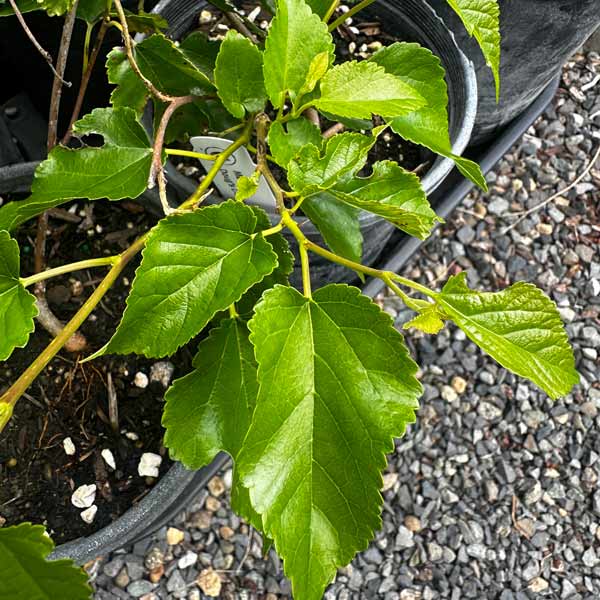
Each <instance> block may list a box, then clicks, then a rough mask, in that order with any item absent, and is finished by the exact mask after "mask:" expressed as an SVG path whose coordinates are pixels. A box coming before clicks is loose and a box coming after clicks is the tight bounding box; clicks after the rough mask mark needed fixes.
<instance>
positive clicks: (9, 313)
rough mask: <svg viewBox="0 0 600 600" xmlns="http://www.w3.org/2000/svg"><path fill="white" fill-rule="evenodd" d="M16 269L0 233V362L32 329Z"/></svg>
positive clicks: (12, 244)
mask: <svg viewBox="0 0 600 600" xmlns="http://www.w3.org/2000/svg"><path fill="white" fill-rule="evenodd" d="M20 268H21V267H20V257H19V244H17V241H16V240H13V239H12V238H11V237H10V235H9V234H8V232H7V231H0V360H6V359H7V358H8V357H9V356H10V355H11V354H12V351H13V350H14V349H15V348H23V347H24V346H25V345H26V344H27V340H28V339H29V334H30V333H31V332H32V331H33V330H34V328H35V326H34V323H33V318H34V317H35V316H37V314H38V311H37V307H36V304H35V296H33V295H32V294H30V293H29V292H28V291H27V290H26V289H25V287H24V286H23V284H22V283H21V281H20V280H19V271H20ZM0 531H1V530H0Z"/></svg>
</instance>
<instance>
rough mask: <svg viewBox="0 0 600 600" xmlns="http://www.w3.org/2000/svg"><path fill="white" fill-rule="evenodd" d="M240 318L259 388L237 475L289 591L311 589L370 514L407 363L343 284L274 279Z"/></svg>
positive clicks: (370, 310)
mask: <svg viewBox="0 0 600 600" xmlns="http://www.w3.org/2000/svg"><path fill="white" fill-rule="evenodd" d="M249 327H250V331H251V342H252V343H253V344H254V347H255V354H256V359H257V362H258V366H259V370H258V379H259V392H258V398H257V404H256V410H255V412H254V416H253V419H252V424H251V426H250V430H249V431H248V435H247V437H246V439H245V441H244V446H243V448H242V450H241V452H240V455H239V457H238V463H237V464H238V470H239V474H240V478H241V481H242V483H243V484H244V485H245V486H246V487H248V488H249V493H250V499H251V502H252V505H253V506H254V508H255V509H256V511H257V512H258V513H259V514H260V515H261V516H262V521H263V527H264V531H265V533H266V535H267V536H269V537H270V538H272V539H273V541H274V543H275V546H276V548H277V551H278V553H279V555H280V556H281V557H282V558H283V560H284V568H285V572H286V574H287V575H288V577H289V578H290V579H291V581H292V589H293V593H294V597H295V598H299V599H301V600H320V599H321V595H322V593H323V591H324V589H325V586H326V585H327V584H328V583H329V582H330V581H331V579H332V578H333V576H334V575H335V573H336V569H337V568H338V567H340V566H342V565H345V564H347V563H348V562H350V560H351V559H352V557H353V556H354V554H355V553H356V552H358V551H359V550H363V549H365V548H366V547H367V544H368V542H369V540H371V539H372V537H373V535H374V532H375V530H376V529H378V528H379V527H380V525H381V518H380V510H381V506H382V498H381V494H380V491H379V490H380V489H381V487H382V477H381V470H382V469H383V468H384V467H385V464H386V460H385V453H386V452H391V451H392V450H393V448H394V444H393V438H394V437H398V436H401V435H403V433H404V431H405V428H406V424H407V423H412V422H414V420H415V414H414V411H415V410H416V409H417V407H418V402H417V399H418V397H419V396H420V394H421V391H422V388H421V385H420V384H419V382H418V381H417V379H416V378H415V373H416V371H417V365H416V364H415V363H414V362H413V361H412V360H411V359H410V357H409V355H408V351H407V349H406V347H405V345H404V341H403V338H402V336H401V334H400V333H399V332H398V331H396V330H395V329H394V327H393V324H392V321H391V318H390V317H389V316H388V315H386V314H385V313H384V312H383V311H381V310H380V309H379V308H378V307H377V306H376V305H375V304H374V303H373V302H372V301H371V300H370V299H368V298H366V297H365V296H362V295H361V294H360V291H359V290H358V289H356V288H350V287H348V286H343V285H328V286H326V287H323V288H321V289H319V290H317V291H316V292H315V293H314V295H313V298H312V299H308V298H306V297H304V296H302V295H301V294H300V293H299V292H298V291H296V290H294V289H293V288H290V287H281V286H276V287H275V288H273V289H272V290H269V291H267V292H266V293H265V294H264V296H263V300H262V301H261V302H260V303H259V305H258V306H257V307H256V312H255V316H254V317H253V319H252V321H250V324H249ZM291 366H292V368H290V367H291Z"/></svg>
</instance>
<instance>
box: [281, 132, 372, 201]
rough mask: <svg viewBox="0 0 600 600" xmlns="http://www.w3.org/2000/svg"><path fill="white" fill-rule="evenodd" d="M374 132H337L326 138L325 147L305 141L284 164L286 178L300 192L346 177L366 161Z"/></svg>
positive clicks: (328, 186) (311, 191) (342, 179)
mask: <svg viewBox="0 0 600 600" xmlns="http://www.w3.org/2000/svg"><path fill="white" fill-rule="evenodd" d="M376 141H377V138H376V137H374V136H366V135H362V134H360V133H341V134H339V135H335V136H333V137H332V138H330V139H329V140H328V141H327V146H326V147H325V151H324V152H323V153H322V152H321V150H320V149H319V148H317V147H316V146H313V145H312V144H309V145H307V146H304V147H303V148H301V149H300V151H299V152H298V153H297V155H296V157H295V158H294V159H293V160H292V161H290V163H289V165H288V180H289V183H290V186H291V187H292V189H294V190H295V191H296V192H298V193H299V194H300V195H301V196H307V195H309V194H312V193H315V192H318V191H322V190H326V189H329V188H331V187H333V186H334V185H336V184H337V183H339V182H341V181H345V180H347V179H349V178H350V177H351V176H352V175H353V174H354V173H356V172H357V171H358V170H360V169H362V167H363V166H364V165H365V163H366V162H367V156H368V154H369V150H370V149H371V148H372V147H373V144H375V142H376Z"/></svg>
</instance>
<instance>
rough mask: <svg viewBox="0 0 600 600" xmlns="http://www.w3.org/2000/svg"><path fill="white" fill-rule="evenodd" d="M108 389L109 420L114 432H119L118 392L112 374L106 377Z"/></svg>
mask: <svg viewBox="0 0 600 600" xmlns="http://www.w3.org/2000/svg"><path fill="white" fill-rule="evenodd" d="M106 389H107V391H108V418H109V420H110V426H111V427H112V429H113V431H115V432H117V431H119V404H118V402H117V390H115V384H114V383H113V378H112V373H110V371H109V372H108V373H107V375H106Z"/></svg>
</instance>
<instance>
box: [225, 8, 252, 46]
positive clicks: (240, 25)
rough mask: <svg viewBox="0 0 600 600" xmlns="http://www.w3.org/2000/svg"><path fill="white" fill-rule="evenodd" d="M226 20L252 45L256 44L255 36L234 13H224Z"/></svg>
mask: <svg viewBox="0 0 600 600" xmlns="http://www.w3.org/2000/svg"><path fill="white" fill-rule="evenodd" d="M225 16H226V17H227V20H228V21H229V22H230V23H231V24H232V25H233V26H234V27H235V29H237V30H238V31H239V32H240V33H241V34H242V35H243V36H245V37H247V38H248V39H249V40H250V41H251V42H253V43H254V44H258V40H257V38H256V36H255V35H254V34H253V33H252V32H251V31H250V29H248V27H247V26H246V23H244V20H243V19H242V18H241V17H240V15H238V14H237V13H236V12H233V11H232V10H230V11H229V12H226V13H225Z"/></svg>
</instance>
